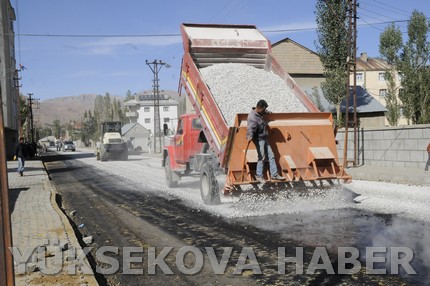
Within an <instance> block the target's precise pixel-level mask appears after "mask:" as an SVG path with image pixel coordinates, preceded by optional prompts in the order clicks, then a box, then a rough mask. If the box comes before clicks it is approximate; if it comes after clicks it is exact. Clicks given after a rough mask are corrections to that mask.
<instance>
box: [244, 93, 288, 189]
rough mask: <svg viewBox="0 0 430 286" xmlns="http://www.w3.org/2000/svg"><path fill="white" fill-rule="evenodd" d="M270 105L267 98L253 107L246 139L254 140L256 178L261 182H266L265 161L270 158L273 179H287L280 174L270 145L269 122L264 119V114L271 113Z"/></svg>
mask: <svg viewBox="0 0 430 286" xmlns="http://www.w3.org/2000/svg"><path fill="white" fill-rule="evenodd" d="M268 106H269V105H268V104H267V102H266V101H265V100H259V101H258V102H257V106H256V107H253V108H252V110H251V112H250V113H249V114H248V119H247V121H248V127H247V132H246V140H247V141H248V144H249V142H251V141H252V142H254V144H255V147H256V149H257V154H258V162H257V170H256V179H257V181H259V182H260V183H264V176H263V169H264V161H265V160H266V159H268V160H269V165H270V175H271V179H272V180H282V181H283V180H285V178H284V177H282V176H280V175H279V174H278V167H277V166H276V161H275V155H274V154H273V151H272V148H271V147H270V144H269V140H268V139H267V137H268V135H269V132H268V130H267V123H266V122H265V121H264V119H263V115H264V114H266V113H269V112H268V111H267V110H266V109H267V107H268Z"/></svg>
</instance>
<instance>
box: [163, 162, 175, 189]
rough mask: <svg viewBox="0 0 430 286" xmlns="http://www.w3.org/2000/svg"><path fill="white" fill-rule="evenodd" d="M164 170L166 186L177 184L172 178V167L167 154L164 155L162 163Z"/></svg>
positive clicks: (170, 186) (171, 186) (172, 186)
mask: <svg viewBox="0 0 430 286" xmlns="http://www.w3.org/2000/svg"><path fill="white" fill-rule="evenodd" d="M164 172H165V174H166V182H167V186H168V187H169V188H174V187H177V186H178V181H175V180H174V179H173V175H174V174H173V171H172V168H171V166H170V157H169V156H167V157H166V163H165V164H164Z"/></svg>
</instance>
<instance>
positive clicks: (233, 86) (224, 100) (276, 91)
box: [200, 63, 308, 126]
mask: <svg viewBox="0 0 430 286" xmlns="http://www.w3.org/2000/svg"><path fill="white" fill-rule="evenodd" d="M200 72H201V74H202V76H203V79H204V80H205V82H206V84H207V85H208V86H209V89H210V90H211V92H212V95H213V97H214V99H215V101H216V102H217V104H218V107H219V109H220V111H221V113H222V114H223V116H224V118H225V120H226V122H227V124H228V125H229V126H232V125H233V124H234V117H235V115H236V113H248V112H249V111H250V110H251V109H252V107H254V106H255V105H256V104H257V102H258V101H259V100H260V99H264V100H266V101H267V103H268V105H269V108H268V110H270V111H272V112H307V111H308V110H307V108H306V107H305V106H304V105H303V104H302V102H301V101H300V100H299V99H298V98H297V97H296V96H295V94H294V93H293V91H292V90H291V89H290V88H289V87H288V86H287V83H286V82H285V81H284V80H283V79H282V78H281V77H279V76H278V75H276V74H274V73H272V72H267V71H265V70H262V69H257V68H255V67H252V66H249V65H246V64H233V63H229V64H215V65H212V66H209V67H206V68H202V69H200Z"/></svg>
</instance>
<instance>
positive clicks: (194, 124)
mask: <svg viewBox="0 0 430 286" xmlns="http://www.w3.org/2000/svg"><path fill="white" fill-rule="evenodd" d="M191 126H192V128H193V129H202V124H201V123H200V119H198V118H196V119H193V121H192V123H191Z"/></svg>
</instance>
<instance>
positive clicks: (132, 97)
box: [125, 90, 134, 102]
mask: <svg viewBox="0 0 430 286" xmlns="http://www.w3.org/2000/svg"><path fill="white" fill-rule="evenodd" d="M132 99H134V96H133V95H132V94H131V91H130V90H127V92H126V94H125V101H126V102H127V101H129V100H132Z"/></svg>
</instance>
